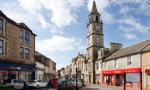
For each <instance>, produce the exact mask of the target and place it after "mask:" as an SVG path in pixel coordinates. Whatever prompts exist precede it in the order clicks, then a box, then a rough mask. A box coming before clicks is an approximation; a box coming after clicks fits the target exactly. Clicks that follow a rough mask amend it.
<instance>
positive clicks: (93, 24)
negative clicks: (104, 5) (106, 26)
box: [86, 1, 104, 83]
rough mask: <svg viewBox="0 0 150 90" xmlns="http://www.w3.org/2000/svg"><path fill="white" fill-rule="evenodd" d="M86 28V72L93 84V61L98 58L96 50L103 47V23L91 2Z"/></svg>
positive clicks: (94, 4)
mask: <svg viewBox="0 0 150 90" xmlns="http://www.w3.org/2000/svg"><path fill="white" fill-rule="evenodd" d="M87 28H88V35H87V40H88V47H87V62H86V64H87V71H88V82H89V83H95V61H96V59H97V58H98V50H99V49H100V48H102V47H104V45H103V23H102V20H101V19H100V13H99V12H98V11H97V7H96V3H95V1H93V7H92V10H91V12H90V14H89V22H88V25H87Z"/></svg>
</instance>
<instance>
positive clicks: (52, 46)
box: [36, 36, 81, 53]
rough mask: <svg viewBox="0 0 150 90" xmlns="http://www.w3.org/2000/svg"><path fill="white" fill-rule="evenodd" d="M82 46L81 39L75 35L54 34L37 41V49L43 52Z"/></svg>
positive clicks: (63, 50)
mask: <svg viewBox="0 0 150 90" xmlns="http://www.w3.org/2000/svg"><path fill="white" fill-rule="evenodd" d="M80 47H81V40H80V39H77V38H74V37H63V36H53V37H52V38H48V39H44V40H38V41H36V50H37V51H40V52H42V53H55V52H62V53H63V52H67V51H72V50H75V49H79V48H80Z"/></svg>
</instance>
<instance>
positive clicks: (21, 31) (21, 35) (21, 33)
mask: <svg viewBox="0 0 150 90" xmlns="http://www.w3.org/2000/svg"><path fill="white" fill-rule="evenodd" d="M23 37H24V34H23V30H20V38H21V39H23Z"/></svg>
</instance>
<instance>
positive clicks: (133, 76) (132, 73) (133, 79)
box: [102, 68, 141, 88]
mask: <svg viewBox="0 0 150 90" xmlns="http://www.w3.org/2000/svg"><path fill="white" fill-rule="evenodd" d="M140 72H141V69H140V68H129V69H118V70H103V71H102V85H107V86H123V85H124V78H125V79H126V86H127V87H138V88H140Z"/></svg>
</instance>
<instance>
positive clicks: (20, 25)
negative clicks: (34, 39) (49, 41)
mask: <svg viewBox="0 0 150 90" xmlns="http://www.w3.org/2000/svg"><path fill="white" fill-rule="evenodd" d="M0 16H2V17H3V18H5V19H6V20H7V21H8V22H10V23H12V24H14V25H16V26H17V27H20V28H24V29H26V30H28V31H29V32H31V33H32V34H33V35H35V36H36V34H34V33H33V32H32V30H31V29H30V28H29V27H28V26H27V25H26V24H25V23H23V22H22V23H17V22H15V21H13V20H12V19H10V18H8V17H7V16H6V15H5V14H4V13H3V12H2V11H1V10H0Z"/></svg>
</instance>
